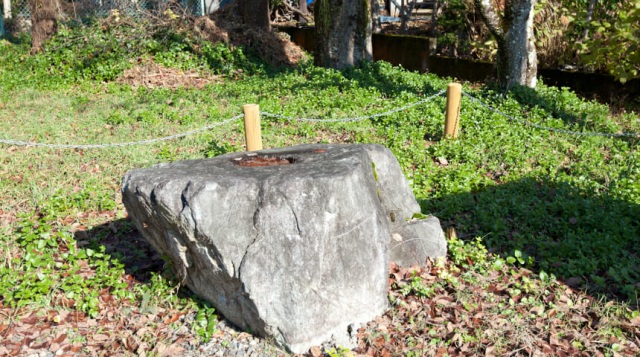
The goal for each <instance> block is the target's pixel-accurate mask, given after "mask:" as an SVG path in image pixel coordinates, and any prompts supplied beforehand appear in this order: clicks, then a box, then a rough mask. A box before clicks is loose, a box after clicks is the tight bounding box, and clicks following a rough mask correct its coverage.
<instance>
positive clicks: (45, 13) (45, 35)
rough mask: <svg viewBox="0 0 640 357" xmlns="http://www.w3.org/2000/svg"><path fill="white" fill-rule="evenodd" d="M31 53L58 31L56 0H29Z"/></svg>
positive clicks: (40, 47)
mask: <svg viewBox="0 0 640 357" xmlns="http://www.w3.org/2000/svg"><path fill="white" fill-rule="evenodd" d="M30 6H31V53H37V52H40V51H41V50H42V44H43V43H44V42H46V41H47V40H48V39H49V38H51V36H53V35H54V34H55V33H56V32H58V21H57V9H58V7H57V4H56V0H31V1H30Z"/></svg>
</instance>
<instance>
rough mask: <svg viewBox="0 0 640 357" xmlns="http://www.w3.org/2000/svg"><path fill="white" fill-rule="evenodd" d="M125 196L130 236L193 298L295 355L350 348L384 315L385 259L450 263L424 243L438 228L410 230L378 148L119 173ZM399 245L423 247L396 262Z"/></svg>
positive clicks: (411, 205)
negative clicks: (141, 240)
mask: <svg viewBox="0 0 640 357" xmlns="http://www.w3.org/2000/svg"><path fill="white" fill-rule="evenodd" d="M252 155H253V156H252ZM256 165H273V166H256ZM122 192H123V201H124V204H125V206H126V208H127V211H128V212H129V215H130V216H131V218H132V219H133V221H134V222H135V224H136V226H137V227H138V229H139V230H140V231H141V232H142V233H143V235H144V236H145V237H146V238H147V239H148V240H149V242H150V243H151V244H152V245H153V246H154V247H155V248H156V249H157V250H158V251H159V252H161V253H162V254H163V255H165V256H167V257H168V258H169V259H170V260H171V264H172V265H173V267H174V270H175V271H176V273H177V275H178V276H179V277H180V278H182V279H184V282H185V283H186V285H187V286H188V287H189V288H190V289H191V290H193V291H194V292H195V293H196V294H198V295H200V296H201V297H203V298H204V299H206V300H208V301H210V302H211V303H212V304H213V305H214V306H215V307H216V308H217V309H218V310H219V311H220V312H221V313H222V314H223V315H224V316H225V317H226V318H227V319H228V320H230V321H231V322H233V323H234V324H236V325H237V326H238V327H239V328H241V329H243V330H248V331H251V332H253V333H255V334H257V335H259V336H268V337H272V338H273V339H274V340H275V342H276V343H278V344H279V345H281V346H284V347H285V348H287V349H288V350H290V351H291V352H294V353H300V352H306V351H307V350H308V349H309V348H310V347H311V346H314V345H320V344H321V343H323V342H325V341H327V340H331V339H333V340H334V341H335V342H337V343H338V344H341V345H349V344H350V338H353V337H354V336H352V333H355V331H356V329H357V325H358V324H360V323H364V322H367V321H370V320H372V319H373V318H374V317H375V316H377V315H380V314H382V313H383V312H384V311H385V309H386V308H387V297H386V296H387V295H386V288H387V273H388V272H387V269H388V266H389V260H390V254H391V253H392V252H393V254H394V255H395V254H399V257H401V258H402V259H403V261H404V262H405V263H407V264H409V263H422V262H424V259H425V257H426V256H429V255H430V256H437V255H441V253H442V255H444V253H446V247H445V249H444V252H443V251H442V246H443V244H444V238H443V237H442V231H441V230H440V231H439V232H438V233H439V236H438V235H436V236H435V238H433V239H432V237H427V234H431V233H429V232H431V231H432V230H437V229H435V228H434V227H435V226H432V225H427V226H428V227H427V228H428V229H423V228H421V227H425V223H414V222H410V223H407V222H406V219H407V218H409V217H411V215H412V214H413V213H415V212H419V206H418V204H417V202H416V201H415V198H414V197H413V194H412V193H411V190H410V188H409V186H408V184H407V181H406V179H405V178H404V176H403V175H402V172H401V170H400V167H399V165H398V163H397V160H396V159H395V157H394V156H393V155H392V154H391V152H390V151H389V150H387V149H386V148H384V147H382V146H379V145H302V146H296V147H291V148H284V149H272V150H263V151H260V152H257V153H232V154H227V155H223V156H219V157H216V158H213V159H207V160H192V161H183V162H176V163H171V164H161V165H157V166H154V167H151V168H148V169H140V170H132V171H130V172H129V173H127V174H126V175H125V177H124V179H123V188H122ZM438 226H439V225H438ZM394 233H395V238H396V239H393V238H392V235H393V234H394ZM398 235H399V236H402V238H403V242H406V241H409V240H410V239H412V240H411V242H419V241H423V240H426V242H431V243H424V244H420V245H415V246H412V247H413V248H411V249H410V250H411V251H410V252H409V253H410V254H409V253H406V254H405V256H402V254H403V253H402V252H406V251H407V250H405V247H409V244H401V245H400V248H398V249H393V250H392V249H391V248H390V245H393V244H394V243H393V242H396V243H397V242H398V239H397V238H398ZM432 241H433V242H432ZM396 245H397V244H396ZM429 246H433V247H435V249H434V250H433V251H426V250H425V247H427V248H428V247H429ZM416 247H419V248H420V249H422V250H420V249H417V250H416ZM396 252H400V253H396ZM414 258H416V261H412V259H414Z"/></svg>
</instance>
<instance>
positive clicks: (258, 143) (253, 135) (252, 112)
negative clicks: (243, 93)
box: [242, 104, 262, 151]
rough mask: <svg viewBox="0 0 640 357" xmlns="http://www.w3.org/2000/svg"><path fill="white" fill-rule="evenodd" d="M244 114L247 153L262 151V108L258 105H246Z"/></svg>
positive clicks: (243, 108)
mask: <svg viewBox="0 0 640 357" xmlns="http://www.w3.org/2000/svg"><path fill="white" fill-rule="evenodd" d="M242 111H243V112H244V137H245V140H246V143H247V151H256V150H262V135H261V134H260V106H259V105H258V104H245V105H243V106H242Z"/></svg>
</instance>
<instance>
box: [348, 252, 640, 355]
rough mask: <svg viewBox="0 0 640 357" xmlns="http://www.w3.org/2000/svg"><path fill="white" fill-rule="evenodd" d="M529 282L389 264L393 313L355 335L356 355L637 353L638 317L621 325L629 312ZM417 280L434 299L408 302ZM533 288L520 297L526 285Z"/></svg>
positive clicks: (502, 273) (524, 276)
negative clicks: (624, 314) (409, 287)
mask: <svg viewBox="0 0 640 357" xmlns="http://www.w3.org/2000/svg"><path fill="white" fill-rule="evenodd" d="M443 273H444V274H443ZM532 275H533V274H532V272H531V271H528V270H526V269H523V268H520V269H516V268H513V267H509V268H504V269H502V270H499V271H491V272H490V273H489V274H486V273H484V274H480V273H479V272H476V271H474V270H472V269H464V268H462V269H461V268H460V267H455V266H452V264H451V263H447V264H446V265H444V266H442V265H437V264H433V263H429V264H428V265H427V266H425V267H413V268H410V269H403V268H400V267H398V266H397V265H395V264H394V263H392V265H391V271H390V275H389V296H390V298H391V301H392V302H393V304H392V307H391V309H390V310H389V311H388V312H387V313H386V314H385V315H384V316H382V317H380V318H378V319H376V320H375V321H374V322H371V323H369V324H368V325H367V326H366V327H363V328H361V329H360V330H359V334H358V337H359V346H358V348H357V349H356V350H355V352H357V353H358V354H360V355H365V356H382V357H385V356H401V355H402V356H445V355H446V356H477V355H484V356H494V355H507V356H549V355H554V356H604V355H605V353H607V354H608V355H612V354H613V355H617V356H637V355H638V354H639V353H640V349H639V346H640V329H639V328H638V326H639V324H640V318H639V317H635V318H633V319H627V318H625V317H624V316H622V315H623V312H629V310H627V309H626V308H624V307H621V306H620V305H619V304H617V303H614V302H608V303H603V302H601V301H597V300H596V299H594V298H592V297H590V296H588V295H586V294H583V293H580V292H578V291H575V290H573V289H571V288H569V287H567V286H566V285H564V284H562V283H560V282H557V281H547V282H546V283H545V282H542V281H540V280H539V279H538V280H536V278H535V277H533V276H532ZM416 277H419V279H418V278H416ZM443 277H444V278H443ZM416 280H419V281H421V282H423V283H426V284H427V285H426V286H429V284H430V285H431V286H432V287H433V292H432V294H431V295H429V296H420V295H421V294H416V293H415V291H413V292H411V293H409V294H406V292H407V289H406V287H407V286H408V285H409V284H411V282H412V281H416ZM534 283H535V284H536V285H530V286H529V290H528V291H525V290H527V289H525V284H534ZM403 287H404V289H403ZM607 316H608V317H607ZM614 320H615V321H614Z"/></svg>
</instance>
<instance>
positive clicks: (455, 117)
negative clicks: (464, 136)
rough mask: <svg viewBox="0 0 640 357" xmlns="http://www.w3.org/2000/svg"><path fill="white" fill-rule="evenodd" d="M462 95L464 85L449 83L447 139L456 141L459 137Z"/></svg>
mask: <svg viewBox="0 0 640 357" xmlns="http://www.w3.org/2000/svg"><path fill="white" fill-rule="evenodd" d="M461 94H462V85H461V84H460V83H449V85H448V86H447V113H446V115H445V122H444V136H445V137H448V138H454V139H455V138H457V137H458V126H459V124H460V96H461Z"/></svg>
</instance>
